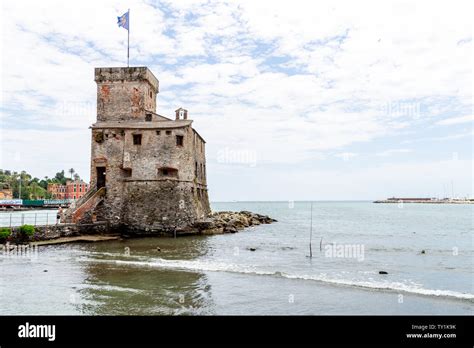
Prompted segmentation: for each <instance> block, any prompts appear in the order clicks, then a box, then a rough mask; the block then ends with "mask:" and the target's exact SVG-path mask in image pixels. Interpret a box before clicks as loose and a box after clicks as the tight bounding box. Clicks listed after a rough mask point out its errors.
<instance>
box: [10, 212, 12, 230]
mask: <svg viewBox="0 0 474 348" xmlns="http://www.w3.org/2000/svg"><path fill="white" fill-rule="evenodd" d="M10 228H12V213H10Z"/></svg>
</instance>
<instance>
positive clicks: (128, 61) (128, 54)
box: [127, 9, 130, 68]
mask: <svg viewBox="0 0 474 348" xmlns="http://www.w3.org/2000/svg"><path fill="white" fill-rule="evenodd" d="M127 24H128V30H127V32H128V35H127V68H128V67H130V9H128V23H127Z"/></svg>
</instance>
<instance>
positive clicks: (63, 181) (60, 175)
mask: <svg viewBox="0 0 474 348" xmlns="http://www.w3.org/2000/svg"><path fill="white" fill-rule="evenodd" d="M54 179H56V182H57V183H60V184H63V185H64V184H66V177H65V176H64V170H61V171H60V172H57V173H56V175H55V176H54Z"/></svg>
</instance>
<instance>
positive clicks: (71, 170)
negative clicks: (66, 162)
mask: <svg viewBox="0 0 474 348" xmlns="http://www.w3.org/2000/svg"><path fill="white" fill-rule="evenodd" d="M68 172H69V173H71V180H72V174H74V173H75V172H76V171H75V170H74V168H71V169H69V170H68Z"/></svg>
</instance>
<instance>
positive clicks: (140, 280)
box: [0, 202, 474, 315]
mask: <svg viewBox="0 0 474 348" xmlns="http://www.w3.org/2000/svg"><path fill="white" fill-rule="evenodd" d="M212 208H213V210H215V211H222V210H233V211H240V210H249V211H252V212H257V213H261V214H266V215H269V216H271V217H273V218H275V219H277V220H278V222H276V223H273V224H270V225H260V226H255V227H251V228H248V229H246V230H243V231H240V232H238V233H235V234H222V235H214V236H194V237H181V238H177V239H173V238H141V239H126V240H121V241H110V242H100V243H76V244H64V245H55V246H43V247H39V248H38V250H36V252H35V253H33V254H31V255H28V254H27V255H23V256H11V255H10V256H8V255H4V254H3V255H2V254H0V298H1V301H0V314H92V315H94V314H99V315H113V314H119V315H175V314H186V315H212V314H239V315H240V314H296V315H299V314H310V315H319V314H348V315H354V314H464V315H472V314H473V310H474V289H473V256H474V251H473V239H472V236H473V234H472V232H473V208H474V206H472V205H450V204H440V205H437V204H403V205H399V204H374V203H371V202H313V203H312V212H311V203H310V202H232V203H213V204H212ZM53 213H54V212H53ZM311 220H312V224H311ZM310 239H311V253H310ZM310 256H312V257H310ZM381 271H383V272H386V274H380V273H379V272H381Z"/></svg>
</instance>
